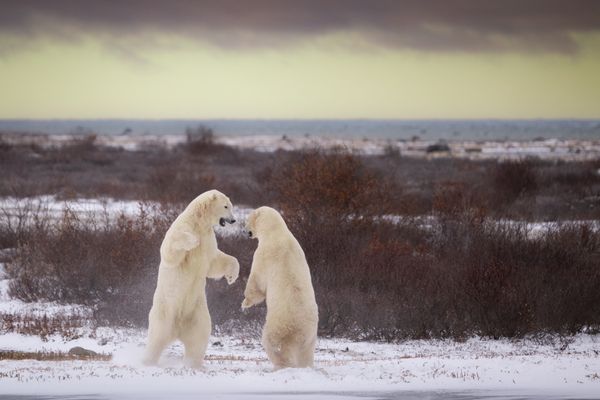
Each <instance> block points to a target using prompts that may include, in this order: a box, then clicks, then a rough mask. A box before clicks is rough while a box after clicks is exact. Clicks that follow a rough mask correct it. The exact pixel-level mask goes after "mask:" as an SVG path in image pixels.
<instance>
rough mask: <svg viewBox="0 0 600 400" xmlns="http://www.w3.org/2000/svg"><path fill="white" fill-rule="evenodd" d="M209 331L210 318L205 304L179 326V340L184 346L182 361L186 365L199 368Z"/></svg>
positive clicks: (204, 352) (202, 360)
mask: <svg viewBox="0 0 600 400" xmlns="http://www.w3.org/2000/svg"><path fill="white" fill-rule="evenodd" d="M210 332H211V319H210V314H209V313H208V308H207V307H206V305H205V306H204V307H199V309H198V310H197V311H196V312H195V316H194V318H193V319H191V320H190V321H188V322H186V323H185V324H184V325H182V326H181V332H180V333H179V340H181V342H182V343H183V345H184V347H185V356H184V363H185V365H187V366H188V367H192V368H199V367H201V366H202V364H203V362H204V355H205V354H206V348H207V347H208V339H209V337H210Z"/></svg>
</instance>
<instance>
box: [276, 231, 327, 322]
mask: <svg viewBox="0 0 600 400" xmlns="http://www.w3.org/2000/svg"><path fill="white" fill-rule="evenodd" d="M288 233H289V231H288ZM280 239H282V240H278V242H279V243H278V244H277V247H276V248H274V250H275V252H276V253H275V254H273V256H274V257H273V258H272V261H270V264H271V265H269V268H268V269H269V276H268V278H267V279H268V281H267V293H266V295H267V296H266V302H267V309H268V311H267V324H269V320H273V321H277V323H278V324H282V323H283V324H284V325H286V326H289V327H290V328H298V327H295V325H300V327H302V328H307V327H308V326H314V330H315V334H316V325H317V322H318V311H317V303H316V300H315V292H314V289H313V285H312V280H311V275H310V269H309V266H308V263H307V262H306V257H305V255H304V252H303V251H302V248H301V247H300V244H299V243H298V242H297V240H296V239H295V238H294V237H293V236H292V234H291V233H289V236H287V237H286V238H284V237H280ZM283 239H285V240H283Z"/></svg>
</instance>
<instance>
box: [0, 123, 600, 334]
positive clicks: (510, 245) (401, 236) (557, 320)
mask: <svg viewBox="0 0 600 400" xmlns="http://www.w3.org/2000/svg"><path fill="white" fill-rule="evenodd" d="M187 137H188V140H187V142H186V143H184V144H182V145H179V146H175V147H174V148H167V147H165V146H159V145H156V146H147V147H145V148H143V149H140V150H137V151H125V150H122V149H116V148H107V147H103V146H100V145H98V144H96V141H95V138H94V137H93V136H89V137H84V138H74V139H73V140H71V141H70V142H67V143H64V144H62V145H61V146H50V147H40V146H38V145H34V144H26V143H22V144H18V145H15V144H9V143H8V142H6V141H3V140H0V169H1V170H2V176H1V177H0V196H3V197H8V196H10V197H17V198H25V197H29V196H36V195H47V194H51V195H55V196H56V198H58V199H71V198H82V197H85V198H90V197H111V198H115V199H128V200H139V201H140V206H139V207H140V212H138V213H137V214H136V216H128V215H126V214H121V215H119V216H117V217H116V218H114V216H109V215H108V212H106V213H98V214H96V215H91V216H85V217H84V216H81V215H80V214H78V213H75V212H73V211H71V210H66V211H65V212H64V213H63V214H62V215H61V216H60V218H59V219H58V221H56V220H54V219H52V218H50V217H48V216H46V215H45V214H44V213H43V212H41V211H40V212H36V211H39V210H21V211H22V212H21V213H20V214H19V215H17V216H16V217H15V216H14V215H13V216H12V217H9V215H8V214H9V211H8V210H0V219H1V220H2V221H0V222H1V223H0V247H1V248H2V249H6V250H3V251H2V252H1V253H0V255H1V258H2V259H1V260H0V262H3V263H5V268H6V273H7V274H8V275H9V277H10V278H11V279H12V280H11V283H10V288H9V291H10V294H11V295H12V296H14V297H16V298H18V299H22V300H24V301H28V302H35V301H56V302H59V303H76V304H83V305H86V306H89V307H90V308H91V309H92V310H93V316H92V322H91V323H93V324H102V325H104V324H110V325H119V326H123V325H125V326H147V314H148V311H149V309H150V305H151V303H152V293H153V290H154V287H155V282H156V274H157V272H158V264H159V247H160V243H161V241H162V238H163V235H164V233H165V231H166V229H167V228H168V226H169V224H170V222H171V221H172V220H173V219H174V217H175V216H176V215H177V214H178V213H179V212H180V211H181V209H182V208H183V207H184V206H185V205H186V204H187V203H188V202H189V201H190V200H191V199H193V198H194V197H195V196H196V195H197V194H198V193H202V192H204V191H205V190H208V189H212V188H216V189H218V190H220V191H222V192H223V193H226V194H227V195H228V196H229V197H230V198H231V200H232V201H233V203H234V204H235V205H247V206H250V207H256V206H260V205H269V206H272V207H274V208H276V209H279V210H281V212H282V213H283V215H284V216H285V218H286V221H287V223H288V225H289V227H290V230H291V231H292V232H293V234H294V235H295V236H296V238H297V239H298V241H299V242H300V243H301V245H302V246H303V248H304V251H305V253H306V256H307V260H308V263H309V265H310V268H311V273H312V277H313V284H314V288H315V293H316V296H317V302H318V304H319V313H320V321H319V334H320V335H321V336H336V337H347V338H352V339H369V340H385V341H396V340H403V339H409V338H411V339H417V338H455V339H464V338H466V337H469V336H471V335H482V336H485V337H493V338H498V337H522V336H525V335H531V334H544V333H558V334H572V333H576V332H580V331H588V332H593V331H597V330H598V329H599V328H600V291H599V290H598V288H599V287H600V231H599V230H598V225H597V222H593V221H597V220H599V219H600V176H599V174H598V169H599V168H600V160H598V161H595V162H594V161H592V162H562V161H557V162H550V161H539V160H535V159H524V160H519V161H511V162H501V161H490V160H487V161H471V160H464V159H461V160H458V159H451V158H434V159H414V158H406V157H402V156H401V155H399V154H396V153H392V152H385V153H384V154H383V155H378V156H366V155H360V154H352V153H350V152H348V151H345V150H343V149H336V150H330V151H324V150H319V149H313V150H305V151H277V152H274V153H261V152H256V151H250V150H239V149H236V148H233V147H228V146H224V145H221V144H217V143H215V142H214V140H213V137H212V135H211V134H209V133H207V132H204V131H203V132H201V134H194V132H188V136H187ZM0 139H1V138H0ZM28 211H29V212H28ZM31 211H33V212H31ZM11 212H13V213H14V210H12V211H11ZM542 221H556V222H558V223H556V224H554V225H552V226H551V227H549V228H548V229H544V230H540V231H536V232H532V230H531V226H532V225H531V224H528V222H529V223H531V222H542ZM573 221H577V222H573ZM586 221H587V222H586ZM255 246H256V243H255V241H252V240H249V239H247V238H245V237H242V236H241V235H233V236H226V237H223V238H220V239H219V247H220V248H221V249H222V250H223V251H224V252H226V253H228V254H231V255H233V256H235V257H237V258H238V260H239V262H240V266H241V269H240V282H238V283H237V284H234V285H233V286H232V287H229V288H227V287H226V286H227V283H226V282H225V281H218V282H210V283H209V284H208V287H207V296H208V301H209V307H210V310H211V315H212V319H213V323H214V324H215V325H216V326H217V327H218V329H221V330H238V329H257V328H258V327H259V326H260V324H261V322H262V320H263V319H264V312H265V310H264V306H259V307H253V309H251V310H250V311H249V312H247V313H241V312H240V309H239V304H240V302H241V300H242V299H243V289H244V286H245V281H246V280H247V277H248V273H249V270H250V264H251V257H252V254H253V252H254V249H255ZM9 249H10V250H9ZM1 317H2V319H3V324H2V326H3V330H4V331H30V330H32V329H33V330H35V329H38V328H39V329H41V330H45V331H49V332H54V331H56V330H58V331H61V330H65V331H68V332H72V331H73V327H74V326H76V325H77V324H89V323H90V321H89V320H87V319H85V318H82V317H81V316H75V317H74V320H73V321H71V322H69V321H65V320H64V319H61V318H60V317H55V318H54V319H46V320H45V321H39V320H35V319H34V320H31V318H29V317H22V316H15V315H13V314H8V313H5V314H2V315H1ZM36 327H37V328H36Z"/></svg>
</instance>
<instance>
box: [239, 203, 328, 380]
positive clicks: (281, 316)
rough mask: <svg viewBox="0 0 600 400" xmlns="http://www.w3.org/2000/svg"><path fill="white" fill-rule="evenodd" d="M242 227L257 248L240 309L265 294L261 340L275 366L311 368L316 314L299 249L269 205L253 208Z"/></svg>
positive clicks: (280, 218)
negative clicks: (265, 312)
mask: <svg viewBox="0 0 600 400" xmlns="http://www.w3.org/2000/svg"><path fill="white" fill-rule="evenodd" d="M246 231H247V232H248V235H249V236H250V237H254V238H257V239H258V247H257V249H256V252H255V253H254V258H253V260H252V269H251V271H250V277H249V278H248V283H247V284H246V290H245V291H244V297H245V298H244V301H243V302H242V309H246V308H248V307H252V306H253V305H255V304H258V303H260V302H262V301H263V300H265V298H266V300H267V319H266V322H265V326H264V328H263V335H262V344H263V347H264V348H265V351H266V352H267V355H268V357H269V360H271V362H272V363H273V365H274V367H275V369H279V368H286V367H312V366H313V360H314V352H315V345H316V342H317V323H318V321H319V316H318V310H317V302H316V301H315V292H314V290H313V286H312V282H311V278H310V270H309V268H308V264H307V262H306V257H305V256H304V251H302V247H300V244H299V243H298V241H297V240H296V238H295V237H294V236H293V235H292V233H291V232H290V231H289V229H288V227H287V225H286V224H285V221H284V220H283V218H282V217H281V215H280V214H279V213H278V212H277V211H276V210H274V209H272V208H270V207H260V208H258V209H256V210H254V211H253V212H252V213H251V214H250V215H249V217H248V221H247V224H246Z"/></svg>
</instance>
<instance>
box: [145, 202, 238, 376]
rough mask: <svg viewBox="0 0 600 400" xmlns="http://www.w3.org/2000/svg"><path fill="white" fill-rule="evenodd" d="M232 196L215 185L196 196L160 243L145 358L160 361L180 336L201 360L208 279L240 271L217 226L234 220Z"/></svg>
mask: <svg viewBox="0 0 600 400" xmlns="http://www.w3.org/2000/svg"><path fill="white" fill-rule="evenodd" d="M232 208H233V206H232V205H231V201H229V199H228V198H227V197H226V196H225V195H224V194H222V193H220V192H218V191H216V190H211V191H208V192H205V193H203V194H201V195H200V196H198V197H197V198H196V199H194V200H193V201H192V202H191V203H190V204H189V205H188V206H187V207H186V209H185V210H184V211H183V212H182V213H181V215H179V216H178V217H177V218H176V219H175V221H174V222H173V224H172V225H171V227H170V228H169V229H168V230H167V233H166V234H165V238H164V240H163V242H162V245H161V247H160V266H159V269H158V282H157V284H156V291H155V292H154V300H153V303H152V309H151V310H150V314H149V326H148V343H147V346H146V354H145V357H144V362H145V363H146V364H156V363H157V362H158V359H159V357H160V354H161V353H162V351H163V349H164V348H165V347H166V346H167V345H168V344H169V343H171V342H172V341H173V340H176V339H179V340H181V341H182V342H183V344H184V346H185V362H186V364H187V365H190V366H200V365H202V362H203V359H204V353H205V352H206V347H207V344H208V338H209V336H210V332H211V319H210V314H209V312H208V307H207V304H206V294H205V285H206V278H207V277H208V278H213V279H220V278H222V277H223V276H225V278H226V279H227V282H228V283H229V284H232V283H233V282H235V280H236V279H237V277H238V274H239V268H240V267H239V264H238V261H237V260H236V259H235V258H234V257H232V256H229V255H227V254H225V253H223V252H222V251H220V250H219V249H218V248H217V239H216V237H215V233H214V230H213V226H214V225H217V224H220V225H225V222H229V223H233V222H235V219H234V216H233V213H232Z"/></svg>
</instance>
